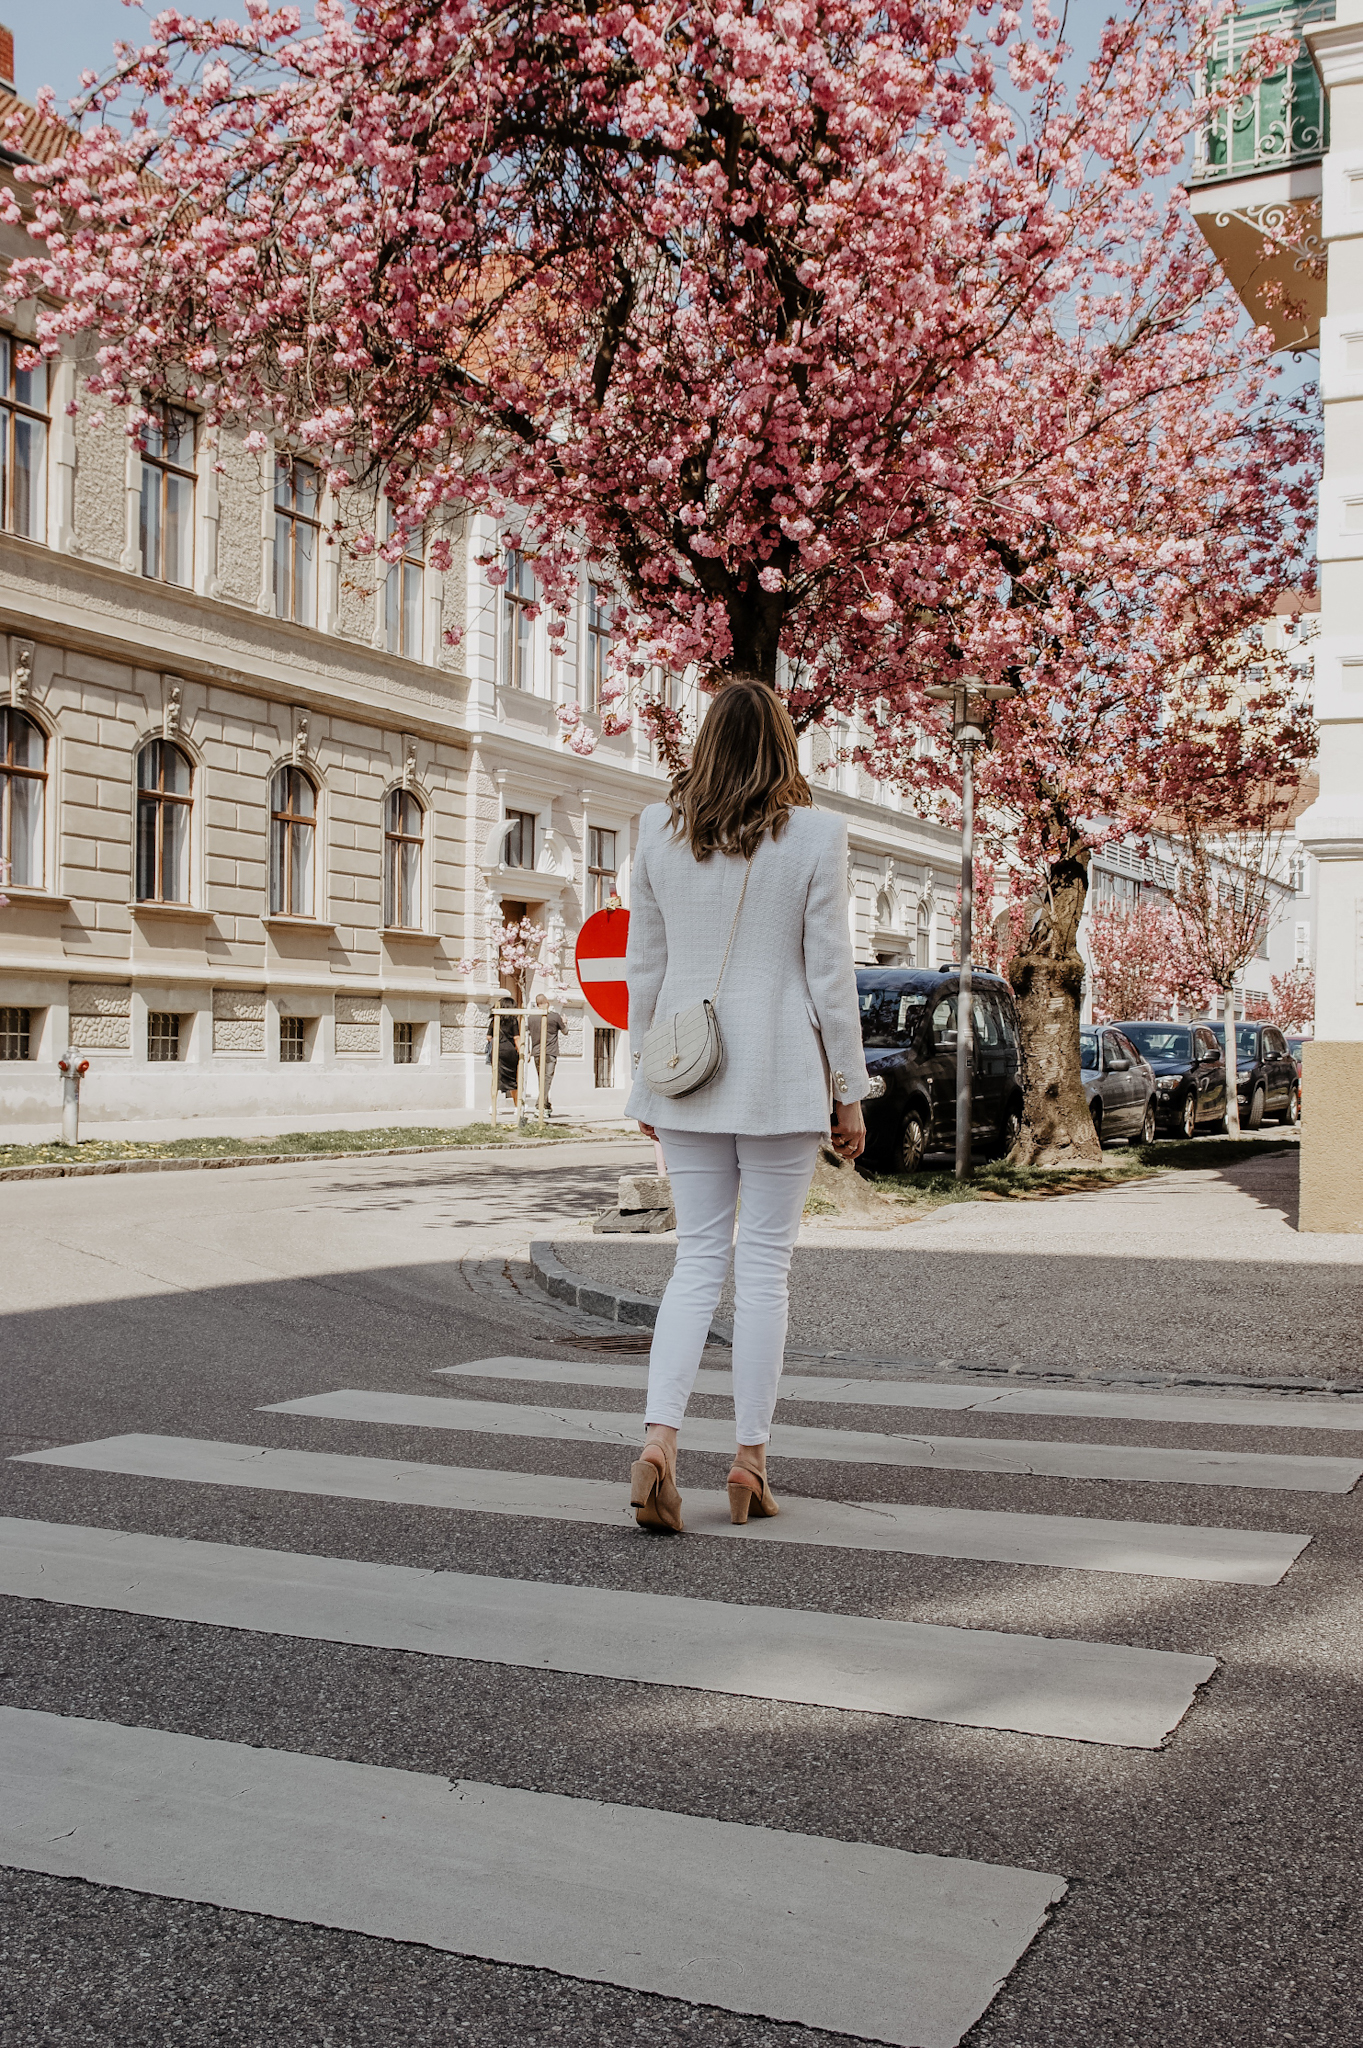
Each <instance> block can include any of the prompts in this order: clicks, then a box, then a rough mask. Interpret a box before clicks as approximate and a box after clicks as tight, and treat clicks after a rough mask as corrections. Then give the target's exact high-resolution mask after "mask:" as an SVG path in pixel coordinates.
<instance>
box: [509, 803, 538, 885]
mask: <svg viewBox="0 0 1363 2048" xmlns="http://www.w3.org/2000/svg"><path fill="white" fill-rule="evenodd" d="M539 822H540V821H539V813H538V812H537V811H510V810H509V811H508V812H507V813H506V817H505V820H504V825H503V831H502V860H501V864H502V866H503V867H504V868H516V869H518V870H520V871H521V872H522V873H524V874H527V875H533V874H534V872H535V862H536V860H537V858H538V856H539V849H538V847H537V846H536V844H535V841H536V839H537V838H538V837H539ZM527 826H528V827H529V832H530V858H529V860H525V859H521V860H512V858H511V835H512V832H513V831H518V832H519V833H520V842H519V843H520V848H521V852H522V854H524V852H525V835H526V828H527Z"/></svg>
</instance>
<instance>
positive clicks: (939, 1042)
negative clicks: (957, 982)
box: [932, 992, 956, 1052]
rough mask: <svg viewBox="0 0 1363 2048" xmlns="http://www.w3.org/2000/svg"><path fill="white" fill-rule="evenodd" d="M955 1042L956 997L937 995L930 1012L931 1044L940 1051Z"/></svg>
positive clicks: (934, 1049)
mask: <svg viewBox="0 0 1363 2048" xmlns="http://www.w3.org/2000/svg"><path fill="white" fill-rule="evenodd" d="M955 1043H956V997H955V994H954V992H953V993H952V994H951V995H945V996H939V997H938V999H937V1002H936V1003H935V1004H934V1006H933V1012H932V1046H933V1051H934V1052H941V1051H943V1050H944V1049H945V1048H947V1047H950V1046H954V1045H955Z"/></svg>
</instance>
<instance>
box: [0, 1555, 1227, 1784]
mask: <svg viewBox="0 0 1363 2048" xmlns="http://www.w3.org/2000/svg"><path fill="white" fill-rule="evenodd" d="M0 1593H3V1594H9V1595H12V1596H14V1597H16V1598H19V1599H25V1600H49V1601H53V1602H56V1603H59V1604H61V1605H64V1606H76V1607H96V1608H101V1609H104V1610H112V1611H114V1612H116V1613H120V1614H143V1615H157V1616H160V1617H162V1618H163V1619H166V1620H174V1621H189V1622H197V1623H203V1624H207V1625H209V1626H212V1627H216V1628H238V1629H252V1630H254V1631H256V1632H257V1633H259V1634H263V1635H273V1636H292V1637H303V1638H306V1639H308V1640H311V1641H318V1642H330V1643H363V1644H367V1645H369V1646H370V1647H372V1648H375V1649H388V1650H412V1651H416V1652H418V1653H419V1654H421V1655H423V1656H428V1657H461V1658H468V1659H471V1660H473V1661H474V1662H477V1663H487V1664H512V1665H521V1666H526V1667H529V1668H530V1669H532V1670H542V1671H573V1672H580V1673H583V1674H585V1675H587V1676H591V1677H596V1678H618V1679H627V1680H630V1681H632V1682H634V1683H637V1684H641V1685H669V1686H682V1687H686V1688H690V1689H694V1690H697V1691H701V1692H718V1693H733V1694H736V1695H738V1696H740V1697H743V1698H747V1699H762V1700H786V1701H792V1702H797V1703H799V1704H802V1705H806V1706H816V1707H839V1708H843V1709H847V1710H849V1711H851V1712H857V1713H868V1714H892V1715H898V1716H904V1717H907V1718H910V1719H914V1720H925V1721H944V1722H949V1723H953V1724H955V1725H957V1726H959V1727H966V1728H1007V1729H1012V1730H1015V1731H1017V1732H1020V1733H1022V1734H1027V1735H1049V1736H1060V1737H1064V1738H1067V1739H1069V1740H1072V1741H1078V1742H1101V1743H1106V1744H1111V1745H1115V1746H1117V1747H1121V1748H1127V1749H1157V1748H1158V1747H1159V1746H1160V1744H1161V1743H1162V1742H1163V1741H1164V1739H1165V1737H1166V1736H1167V1735H1168V1734H1169V1733H1170V1731H1171V1730H1172V1729H1173V1728H1175V1727H1176V1726H1177V1725H1178V1723H1179V1722H1180V1721H1181V1720H1182V1718H1183V1716H1184V1715H1185V1714H1186V1713H1187V1711H1188V1709H1189V1707H1190V1706H1191V1705H1192V1702H1193V1696H1194V1694H1195V1693H1196V1691H1197V1688H1198V1687H1199V1686H1200V1685H1205V1684H1206V1683H1207V1681H1208V1680H1209V1679H1210V1678H1211V1676H1212V1674H1213V1673H1214V1672H1215V1670H1216V1660H1215V1659H1214V1658H1212V1657H1193V1656H1186V1655H1180V1654H1178V1653H1175V1652H1170V1651H1165V1650H1144V1649H1132V1648H1128V1647H1126V1646H1124V1645H1121V1644H1114V1643H1088V1642H1076V1641H1067V1640H1058V1641H1057V1640H1054V1639H1052V1638H1050V1637H1047V1636H1025V1635H1011V1634H1002V1633H999V1632H998V1631H995V1630H989V1629H969V1628H943V1627H940V1626H938V1625H936V1624H932V1623H925V1622H912V1621H873V1620H867V1619H865V1618H863V1617H862V1616H859V1615H845V1614H820V1613H811V1612H807V1611H804V1610H801V1609H787V1608H770V1607H756V1606H753V1607H748V1606H736V1605H733V1604H732V1603H730V1602H726V1601H718V1600H693V1599H686V1598H679V1597H676V1596H673V1595H665V1594H656V1593H627V1592H618V1591H615V1590H613V1589H610V1588H600V1587H592V1586H558V1585H549V1584H544V1583H542V1582H540V1581H538V1580H525V1579H502V1578H487V1577H472V1576H469V1575H467V1574H465V1573H461V1572H435V1571H420V1570H415V1569H413V1568H412V1567H410V1566H407V1565H389V1564H367V1563H357V1562H355V1561H353V1560H352V1559H349V1558H338V1557H315V1556H310V1555H295V1554H294V1553H292V1552H290V1551H282V1550H256V1549H251V1548H247V1547H244V1546H242V1547H239V1546H237V1545H234V1544H225V1543H200V1542H196V1541H193V1540H189V1539H185V1538H181V1537H175V1536H148V1535H141V1534H129V1533H126V1532H124V1531H121V1530H115V1529H91V1528H81V1527H79V1526H76V1525H72V1524H68V1523H64V1522H55V1523H52V1522H27V1521H20V1520H17V1519H0Z"/></svg>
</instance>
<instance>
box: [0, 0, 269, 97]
mask: <svg viewBox="0 0 1363 2048" xmlns="http://www.w3.org/2000/svg"><path fill="white" fill-rule="evenodd" d="M158 4H159V0H158ZM189 11H190V12H193V11H194V9H193V8H192V7H191V8H190V10H189ZM199 11H200V12H202V13H204V14H213V13H216V12H218V11H219V9H218V8H216V7H214V6H213V5H212V0H210V4H208V5H207V6H204V7H203V8H201V9H200V10H199ZM221 11H222V12H224V13H231V11H232V9H231V7H230V5H228V6H225V7H223V8H222V9H221ZM153 12H155V9H153ZM4 14H5V16H6V17H7V18H8V20H9V23H10V26H11V27H12V28H13V30H14V68H15V70H16V72H17V73H18V76H17V77H16V79H15V81H14V82H15V84H16V85H17V86H18V88H19V91H20V93H21V94H22V96H23V98H24V99H26V100H31V99H32V98H33V96H34V94H35V93H36V92H37V90H38V87H39V86H40V85H50V86H52V87H53V89H54V90H55V92H56V95H57V101H58V104H59V106H62V107H64V106H65V103H66V101H67V100H69V99H70V98H71V96H72V94H73V93H76V92H79V90H80V75H81V72H82V71H85V70H87V69H88V70H91V71H103V70H104V68H105V66H106V65H107V63H108V61H109V59H110V57H111V56H112V55H113V48H114V44H115V43H117V42H123V41H128V42H140V41H141V40H142V34H143V27H144V23H145V20H146V17H145V16H144V15H142V14H141V13H140V12H139V10H138V9H137V8H131V9H130V8H127V7H125V6H124V5H123V0H46V4H45V5H43V6H41V7H35V8H32V9H31V10H30V9H27V8H20V7H17V6H15V4H14V0H10V4H9V6H8V7H6V8H5V9H4Z"/></svg>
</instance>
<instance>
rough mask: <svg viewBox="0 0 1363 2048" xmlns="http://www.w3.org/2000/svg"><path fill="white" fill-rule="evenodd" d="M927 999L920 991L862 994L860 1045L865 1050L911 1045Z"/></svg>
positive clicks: (872, 990)
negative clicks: (865, 1047) (877, 1047)
mask: <svg viewBox="0 0 1363 2048" xmlns="http://www.w3.org/2000/svg"><path fill="white" fill-rule="evenodd" d="M927 1003H928V999H927V996H926V995H925V994H924V993H923V991H922V990H921V989H909V990H906V991H904V992H903V993H902V994H901V992H900V991H899V990H898V989H894V988H867V989H863V990H862V991H861V1005H860V1006H861V1042H862V1044H863V1045H865V1046H871V1047H876V1046H889V1045H912V1044H913V1042H914V1040H915V1039H916V1038H917V1036H918V1032H919V1028H920V1026H921V1025H922V1022H923V1012H924V1010H925V1009H926V1008H927Z"/></svg>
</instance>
